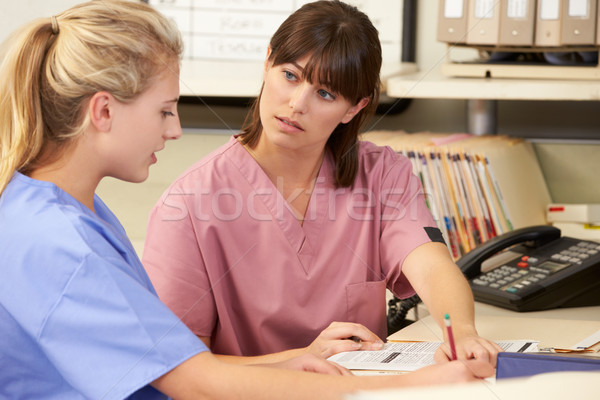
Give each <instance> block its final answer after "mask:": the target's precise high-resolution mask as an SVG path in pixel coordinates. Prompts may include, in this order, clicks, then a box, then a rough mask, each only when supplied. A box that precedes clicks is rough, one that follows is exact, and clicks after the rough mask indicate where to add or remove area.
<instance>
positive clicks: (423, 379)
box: [400, 360, 494, 386]
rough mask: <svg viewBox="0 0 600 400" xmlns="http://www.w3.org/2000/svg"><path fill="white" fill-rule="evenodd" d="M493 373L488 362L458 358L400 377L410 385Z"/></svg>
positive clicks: (439, 382)
mask: <svg viewBox="0 0 600 400" xmlns="http://www.w3.org/2000/svg"><path fill="white" fill-rule="evenodd" d="M493 374H494V367H493V366H492V365H491V364H490V363H487V362H485V361H482V360H458V361H451V362H446V363H444V364H434V365H429V366H427V367H423V368H420V369H418V370H416V371H415V372H411V373H410V374H403V375H400V377H402V378H405V379H406V380H405V384H406V385H410V386H412V385H440V384H450V383H461V382H471V381H476V380H479V379H483V378H487V377H490V376H492V375H493Z"/></svg>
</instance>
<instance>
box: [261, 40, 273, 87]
mask: <svg viewBox="0 0 600 400" xmlns="http://www.w3.org/2000/svg"><path fill="white" fill-rule="evenodd" d="M272 50H273V49H271V46H269V47H267V56H266V57H265V69H264V70H263V81H264V80H265V74H266V73H267V70H268V69H269V63H270V61H269V57H270V56H271V51H272Z"/></svg>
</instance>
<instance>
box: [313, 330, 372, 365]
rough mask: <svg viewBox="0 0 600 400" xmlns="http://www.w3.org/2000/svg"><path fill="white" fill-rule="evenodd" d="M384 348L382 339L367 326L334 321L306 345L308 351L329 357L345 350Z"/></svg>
mask: <svg viewBox="0 0 600 400" xmlns="http://www.w3.org/2000/svg"><path fill="white" fill-rule="evenodd" d="M382 348H383V342H382V341H381V339H379V337H378V336H377V335H376V334H374V333H373V332H371V331H370V330H369V329H367V328H366V327H365V326H363V325H360V324H355V323H351V322H332V323H331V324H330V325H329V326H328V327H327V328H325V329H324V330H323V331H322V332H321V333H320V334H319V336H317V338H316V339H315V340H314V341H313V342H312V343H311V344H310V345H309V346H308V347H306V351H307V353H309V354H314V355H316V356H320V357H324V358H327V357H331V356H332V355H334V354H337V353H341V352H343V351H353V350H381V349H382Z"/></svg>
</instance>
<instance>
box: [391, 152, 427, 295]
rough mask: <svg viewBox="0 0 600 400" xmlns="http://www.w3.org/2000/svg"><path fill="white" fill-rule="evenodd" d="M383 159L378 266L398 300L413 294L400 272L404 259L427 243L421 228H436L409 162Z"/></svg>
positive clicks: (394, 155)
mask: <svg viewBox="0 0 600 400" xmlns="http://www.w3.org/2000/svg"><path fill="white" fill-rule="evenodd" d="M390 152H392V150H391V149H389V148H386V151H385V152H384V157H385V158H386V160H389V161H387V162H389V164H390V165H389V166H388V167H387V168H386V169H385V170H386V171H388V172H387V173H386V174H385V176H384V178H383V180H382V187H381V194H380V196H381V198H380V201H381V204H382V208H381V210H382V212H381V240H380V254H381V264H382V268H383V269H384V273H385V274H386V276H387V281H388V288H389V289H390V290H391V291H392V292H393V293H394V294H395V295H396V296H398V297H400V298H407V297H410V296H412V295H413V294H415V291H414V289H413V288H412V286H411V285H410V283H409V282H408V280H407V279H406V276H405V275H404V274H403V273H402V263H403V262H404V259H405V258H406V256H407V255H408V254H409V253H410V252H411V251H412V250H414V249H415V248H417V247H418V246H420V245H422V244H424V243H428V242H430V241H431V239H430V238H429V235H428V234H427V232H426V230H425V227H436V226H437V225H436V223H435V221H434V220H433V217H432V216H431V213H430V212H429V209H428V208H427V204H426V202H425V195H424V192H423V188H422V186H421V182H420V181H419V179H418V178H417V176H415V175H414V174H413V172H412V171H413V170H412V164H411V163H410V161H409V160H408V159H407V158H405V157H403V156H401V155H398V154H395V153H394V154H390Z"/></svg>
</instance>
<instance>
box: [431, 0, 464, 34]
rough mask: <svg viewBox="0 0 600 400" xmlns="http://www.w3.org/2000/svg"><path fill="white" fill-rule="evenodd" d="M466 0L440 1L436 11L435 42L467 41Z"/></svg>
mask: <svg viewBox="0 0 600 400" xmlns="http://www.w3.org/2000/svg"><path fill="white" fill-rule="evenodd" d="M467 3H468V2H467V0H441V1H440V8H439V10H438V27H437V40H438V41H440V42H447V43H465V42H466V41H467Z"/></svg>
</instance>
